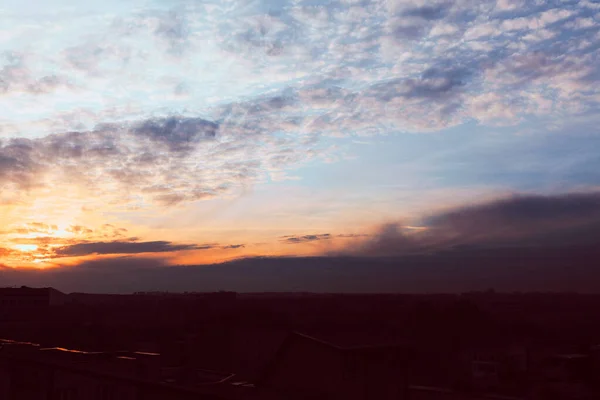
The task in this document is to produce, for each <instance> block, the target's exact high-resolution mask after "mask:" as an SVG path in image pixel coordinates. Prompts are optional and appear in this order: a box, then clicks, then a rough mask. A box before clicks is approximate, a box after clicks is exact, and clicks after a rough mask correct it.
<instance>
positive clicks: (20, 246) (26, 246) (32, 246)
mask: <svg viewBox="0 0 600 400" xmlns="http://www.w3.org/2000/svg"><path fill="white" fill-rule="evenodd" d="M14 248H15V249H17V250H19V251H22V252H24V253H25V252H26V253H29V252H32V251H36V250H37V249H38V247H37V245H35V244H15V245H14Z"/></svg>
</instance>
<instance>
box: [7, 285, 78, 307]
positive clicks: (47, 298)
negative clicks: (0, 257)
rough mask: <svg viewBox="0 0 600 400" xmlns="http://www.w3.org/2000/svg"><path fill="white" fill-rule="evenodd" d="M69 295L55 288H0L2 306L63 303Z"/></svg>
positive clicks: (44, 305)
mask: <svg viewBox="0 0 600 400" xmlns="http://www.w3.org/2000/svg"><path fill="white" fill-rule="evenodd" d="M66 300H67V295H66V294H64V293H62V292H60V291H58V290H56V289H53V288H30V287H26V286H21V287H20V288H0V307H1V308H31V307H34V308H37V307H49V306H57V305H63V304H64V303H65V302H66Z"/></svg>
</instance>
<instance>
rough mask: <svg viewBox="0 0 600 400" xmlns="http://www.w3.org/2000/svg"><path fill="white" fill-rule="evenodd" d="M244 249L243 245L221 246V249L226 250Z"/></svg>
mask: <svg viewBox="0 0 600 400" xmlns="http://www.w3.org/2000/svg"><path fill="white" fill-rule="evenodd" d="M244 247H246V245H245V244H230V245H226V246H221V248H222V249H225V250H228V249H231V250H233V249H243V248H244Z"/></svg>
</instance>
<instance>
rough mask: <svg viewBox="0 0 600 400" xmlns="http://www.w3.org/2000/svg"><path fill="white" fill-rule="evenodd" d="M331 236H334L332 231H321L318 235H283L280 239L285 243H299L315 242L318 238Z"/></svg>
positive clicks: (322, 238)
mask: <svg viewBox="0 0 600 400" xmlns="http://www.w3.org/2000/svg"><path fill="white" fill-rule="evenodd" d="M331 238H332V235H331V234H330V233H321V234H318V235H302V236H281V238H280V239H281V241H282V242H284V243H288V244H298V243H307V242H314V241H317V240H328V239H331Z"/></svg>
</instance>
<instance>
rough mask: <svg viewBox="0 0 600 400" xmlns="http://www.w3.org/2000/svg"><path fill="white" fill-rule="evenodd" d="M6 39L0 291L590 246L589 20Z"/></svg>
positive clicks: (275, 7)
mask: <svg viewBox="0 0 600 400" xmlns="http://www.w3.org/2000/svg"><path fill="white" fill-rule="evenodd" d="M0 22H1V24H0V26H1V27H2V28H0V187H1V188H2V191H1V192H0V217H1V219H2V222H3V224H2V229H1V231H0V276H1V274H8V273H9V272H10V273H11V274H16V273H17V272H18V271H16V270H12V268H17V269H18V270H22V271H21V272H22V273H23V274H25V275H27V276H29V274H31V273H34V274H35V273H37V272H39V271H37V272H36V271H33V269H61V268H62V269H64V270H65V271H67V270H71V269H73V268H78V266H88V265H90V263H91V264H93V263H100V264H101V263H103V262H104V263H107V265H110V264H111V262H113V261H114V263H115V265H117V264H119V265H121V263H122V262H123V259H124V258H125V259H126V260H128V261H129V262H131V263H132V265H141V264H139V263H140V262H142V263H143V262H146V263H148V265H150V266H160V267H161V268H168V267H170V266H182V265H204V264H213V263H220V262H223V261H228V260H235V259H239V258H245V257H250V258H251V257H263V256H268V257H288V256H300V257H304V256H328V257H336V256H339V255H343V256H346V255H357V256H365V255H368V256H377V255H389V254H390V252H389V249H388V248H387V247H385V246H383V247H382V246H380V244H381V243H382V241H381V239H382V238H385V237H386V235H387V234H388V233H390V232H391V233H392V236H393V238H394V239H393V241H392V243H393V245H392V247H393V249H394V251H392V252H391V254H393V255H394V256H401V255H402V256H403V255H406V254H408V253H411V252H415V251H422V250H423V248H424V247H427V248H428V249H431V246H433V247H435V248H436V249H447V248H450V247H451V246H456V245H465V244H468V245H474V244H477V245H479V244H480V243H482V241H483V242H485V244H486V246H488V245H491V244H493V245H494V246H496V245H499V243H500V242H502V243H503V245H504V243H505V241H506V240H509V239H510V240H516V239H515V238H520V239H518V240H521V239H522V238H525V239H523V241H524V243H534V242H535V243H538V244H539V240H542V239H539V238H540V235H541V233H542V231H543V233H544V234H547V235H548V236H552V235H555V236H554V237H556V238H561V239H560V240H559V242H560V243H562V244H564V243H567V244H569V245H571V244H573V243H575V242H577V243H579V242H580V241H582V242H585V243H587V244H589V243H588V241H586V240H587V239H585V240H584V239H581V238H583V237H586V235H584V234H583V233H580V232H596V231H595V229H596V228H595V226H596V225H595V224H596V221H598V218H599V217H598V215H600V214H597V213H598V212H599V211H600V200H599V199H600V197H599V195H598V193H600V191H598V189H599V187H600V185H599V182H600V154H599V153H598V150H597V149H599V148H600V136H599V135H598V133H599V132H598V126H599V125H598V124H599V122H600V114H599V113H598V108H599V105H600V84H599V83H598V82H599V79H598V78H599V77H600V67H599V66H600V60H599V59H598V58H599V55H600V52H599V49H600V3H599V2H592V1H541V0H536V1H512V0H498V1H468V0H456V1H434V2H431V1H428V2H424V1H423V2H404V1H396V0H372V1H371V0H340V1H300V0H294V1H289V2H278V1H269V0H263V1H252V0H227V1H204V2H197V1H186V0H171V1H139V0H132V1H128V2H123V1H102V2H99V1H90V2H89V3H88V4H85V5H82V4H79V3H76V2H74V1H71V0H55V1H51V2H35V6H34V7H32V6H31V4H24V3H23V2H17V1H4V2H3V4H2V5H0ZM528 202H529V203H528ZM511 204H512V205H515V204H516V205H523V204H525V205H526V204H534V206H533V207H531V206H524V207H525V208H524V210H525V211H523V212H521V211H520V210H521V209H520V208H519V211H518V212H516V211H515V213H516V214H511V212H512V211H510V212H508V211H507V212H508V214H507V213H505V211H502V210H505V208H504V207H508V209H509V210H512V209H511V208H510V207H512V206H511ZM581 204H584V206H582V205H581ZM586 204H587V206H585V205H586ZM515 207H520V206H515ZM537 207H542V208H544V207H548V208H547V209H548V210H550V211H549V212H547V213H541V214H540V215H539V216H538V217H536V218H534V219H531V218H530V217H531V216H532V215H534V214H535V215H537V214H536V211H537ZM586 207H587V208H586ZM544 209H546V208H544ZM477 210H479V211H477ZM499 210H500V211H499ZM564 210H569V212H567V213H566V214H564V212H565V211H564ZM597 210H598V211H597ZM462 213H466V214H465V215H469V216H471V217H472V218H475V219H474V220H477V221H478V220H479V219H478V218H481V220H482V221H484V222H483V223H482V224H483V225H484V226H485V229H484V230H482V231H479V230H473V227H472V226H470V224H469V223H466V222H465V221H464V220H462V219H461V218H459V217H456V216H457V215H462ZM514 215H517V216H518V218H516V219H515V217H514ZM492 217H493V218H492ZM522 221H529V222H527V224H523V223H522ZM439 232H443V235H440V234H439ZM449 238H452V239H451V240H450V239H449ZM563 238H564V239H563ZM543 240H546V239H543ZM553 240H558V239H553ZM400 242H401V243H402V244H400ZM406 243H409V245H406ZM415 243H417V244H415ZM544 243H545V242H544ZM553 243H554V242H553ZM375 244H377V245H375ZM532 246H534V245H533V244H532ZM536 246H537V244H536ZM398 249H400V250H398ZM7 271H8V272H7ZM107 271H110V269H107ZM11 276H12V275H11ZM0 279H1V278H0Z"/></svg>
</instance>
